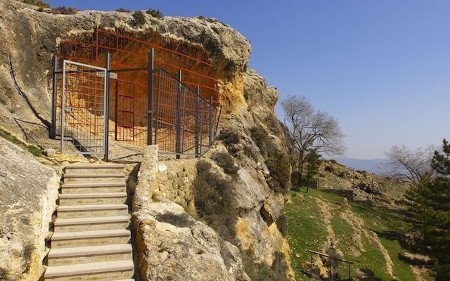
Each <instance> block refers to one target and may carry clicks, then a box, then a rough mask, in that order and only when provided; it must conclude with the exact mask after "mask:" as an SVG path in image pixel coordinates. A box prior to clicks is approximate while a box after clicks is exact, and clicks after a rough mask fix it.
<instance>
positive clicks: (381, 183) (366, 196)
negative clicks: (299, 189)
mask: <svg viewBox="0 0 450 281" xmlns="http://www.w3.org/2000/svg"><path fill="white" fill-rule="evenodd" d="M315 186H316V187H318V188H320V189H332V190H346V191H351V192H352V193H353V196H354V198H353V199H354V200H356V201H376V202H378V203H381V204H384V205H387V206H390V207H393V208H397V207H401V206H402V201H403V197H404V194H405V191H406V190H407V189H408V188H409V184H408V183H406V182H404V181H402V180H399V179H396V178H390V177H386V176H382V175H377V174H374V173H369V172H367V171H365V170H355V169H352V168H349V167H347V166H344V165H342V164H340V163H338V162H336V161H335V160H324V161H322V163H321V165H320V168H319V175H318V179H317V182H316V185H315Z"/></svg>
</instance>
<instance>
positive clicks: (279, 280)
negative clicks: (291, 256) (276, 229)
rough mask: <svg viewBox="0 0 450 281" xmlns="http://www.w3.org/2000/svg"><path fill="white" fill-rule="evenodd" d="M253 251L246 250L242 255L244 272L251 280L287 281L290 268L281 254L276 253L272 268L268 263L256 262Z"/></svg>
mask: <svg viewBox="0 0 450 281" xmlns="http://www.w3.org/2000/svg"><path fill="white" fill-rule="evenodd" d="M254 255H255V254H254V252H253V250H246V251H244V252H243V254H242V263H243V266H244V270H245V272H246V273H247V275H248V276H249V277H250V279H251V280H256V281H274V280H276V281H285V280H286V281H287V280H288V279H287V277H286V276H287V273H288V270H289V266H288V264H287V263H286V260H285V256H284V254H283V253H281V252H276V253H275V259H274V261H273V263H272V266H269V265H268V264H266V263H264V262H263V263H257V262H255V256H254Z"/></svg>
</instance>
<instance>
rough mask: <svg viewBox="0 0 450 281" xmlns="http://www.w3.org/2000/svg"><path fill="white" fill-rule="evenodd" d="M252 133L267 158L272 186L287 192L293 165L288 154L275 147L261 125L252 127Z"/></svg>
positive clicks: (279, 190)
mask: <svg viewBox="0 0 450 281" xmlns="http://www.w3.org/2000/svg"><path fill="white" fill-rule="evenodd" d="M250 134H251V136H252V139H253V141H254V142H255V143H256V145H257V146H258V148H259V150H260V151H261V154H262V155H263V157H264V158H265V159H266V166H267V168H268V169H269V171H270V177H271V178H270V179H269V184H270V187H271V188H272V189H273V190H274V191H276V192H282V193H287V191H288V190H289V178H290V166H291V164H290V159H289V157H288V155H287V154H286V153H284V152H282V151H280V150H279V149H277V148H276V147H275V144H274V143H273V141H272V140H271V139H270V138H269V136H268V134H267V132H266V131H265V130H264V129H263V128H262V127H261V126H255V127H252V128H251V129H250Z"/></svg>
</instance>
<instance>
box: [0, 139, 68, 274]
mask: <svg viewBox="0 0 450 281" xmlns="http://www.w3.org/2000/svg"><path fill="white" fill-rule="evenodd" d="M0 170H1V171H2V173H3V176H0V213H1V214H2V215H1V216H0V225H2V229H1V230H0V279H1V280H38V279H39V276H40V274H41V273H42V272H43V268H42V259H43V255H44V251H45V237H46V236H47V234H48V231H49V229H48V227H49V222H50V220H51V216H52V213H53V211H54V210H55V207H56V198H57V196H58V187H59V177H58V176H57V174H56V172H55V171H54V170H53V169H51V168H49V167H46V166H44V165H42V164H41V163H39V162H38V161H36V160H35V159H34V158H33V156H32V155H31V154H30V153H28V152H26V151H24V150H23V149H21V148H19V147H17V146H15V145H14V144H11V143H9V142H7V141H5V140H4V139H2V138H0Z"/></svg>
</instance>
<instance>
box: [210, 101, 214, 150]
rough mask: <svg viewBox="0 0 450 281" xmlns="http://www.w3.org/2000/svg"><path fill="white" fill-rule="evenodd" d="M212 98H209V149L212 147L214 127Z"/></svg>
mask: <svg viewBox="0 0 450 281" xmlns="http://www.w3.org/2000/svg"><path fill="white" fill-rule="evenodd" d="M212 103H213V97H212V96H210V97H209V147H211V146H212V145H213V132H212V130H213V126H214V117H213V104H212Z"/></svg>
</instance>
